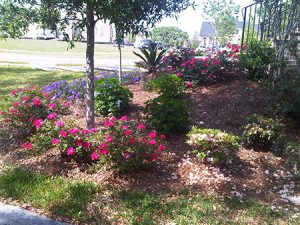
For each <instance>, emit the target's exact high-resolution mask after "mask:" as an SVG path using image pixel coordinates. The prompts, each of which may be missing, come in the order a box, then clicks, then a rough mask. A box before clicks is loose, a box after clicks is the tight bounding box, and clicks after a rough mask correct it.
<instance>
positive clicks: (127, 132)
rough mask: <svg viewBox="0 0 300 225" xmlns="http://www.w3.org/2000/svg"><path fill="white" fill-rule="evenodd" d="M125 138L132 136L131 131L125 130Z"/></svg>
mask: <svg viewBox="0 0 300 225" xmlns="http://www.w3.org/2000/svg"><path fill="white" fill-rule="evenodd" d="M124 134H125V136H130V135H131V134H132V130H125V132H124Z"/></svg>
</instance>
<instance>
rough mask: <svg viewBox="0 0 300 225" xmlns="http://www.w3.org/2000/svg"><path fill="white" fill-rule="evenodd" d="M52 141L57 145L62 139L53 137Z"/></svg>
mask: <svg viewBox="0 0 300 225" xmlns="http://www.w3.org/2000/svg"><path fill="white" fill-rule="evenodd" d="M51 143H52V144H53V145H57V144H59V143H60V139H59V138H53V139H52V141H51Z"/></svg>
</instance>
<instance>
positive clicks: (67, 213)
mask: <svg viewBox="0 0 300 225" xmlns="http://www.w3.org/2000/svg"><path fill="white" fill-rule="evenodd" d="M0 197H4V198H12V199H14V200H18V202H21V203H27V204H30V205H32V206H33V207H36V208H40V209H43V210H45V211H46V212H49V213H51V214H54V215H56V216H62V217H65V218H69V219H70V218H72V219H75V220H77V221H80V222H83V223H87V224H121V222H125V224H135V225H138V224H141V225H147V224H149V225H150V224H153V225H154V224H195V225H198V224H299V223H300V218H299V217H298V218H291V217H290V216H289V215H288V214H287V213H286V212H283V211H274V210H272V209H271V207H270V206H264V205H262V204H259V203H258V202H256V201H255V200H252V199H244V200H243V201H240V200H239V199H236V198H231V199H230V198H225V199H222V198H220V197H218V196H205V195H203V194H201V193H199V192H198V193H193V192H190V191H189V190H187V189H183V190H181V191H179V192H170V193H165V194H157V193H145V192H133V191H120V190H116V189H115V188H113V187H101V188H100V187H99V186H97V185H95V184H93V183H90V182H84V181H70V180H67V179H66V178H63V177H54V178H50V177H47V176H45V175H43V174H40V173H36V172H30V171H25V170H21V169H8V170H6V171H4V173H2V175H0ZM87 209H89V210H87ZM122 224H124V223H122Z"/></svg>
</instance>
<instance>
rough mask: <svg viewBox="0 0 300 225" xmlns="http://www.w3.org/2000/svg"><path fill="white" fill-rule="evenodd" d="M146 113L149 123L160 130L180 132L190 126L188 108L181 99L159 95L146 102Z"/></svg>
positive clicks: (167, 132)
mask: <svg viewBox="0 0 300 225" xmlns="http://www.w3.org/2000/svg"><path fill="white" fill-rule="evenodd" d="M145 113H146V114H147V117H148V123H149V124H150V125H151V126H153V127H154V128H155V129H157V130H158V131H159V132H163V133H166V134H169V133H180V132H185V131H187V129H188V127H189V114H188V108H187V105H186V103H185V102H184V101H183V100H181V99H173V98H169V97H168V96H159V97H157V98H155V99H153V100H150V101H147V102H146V109H145Z"/></svg>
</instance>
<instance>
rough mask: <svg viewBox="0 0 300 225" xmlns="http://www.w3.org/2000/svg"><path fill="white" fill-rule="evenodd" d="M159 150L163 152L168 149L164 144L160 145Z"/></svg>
mask: <svg viewBox="0 0 300 225" xmlns="http://www.w3.org/2000/svg"><path fill="white" fill-rule="evenodd" d="M158 149H159V150H161V151H165V150H166V149H167V147H166V146H164V145H162V144H160V145H159V146H158Z"/></svg>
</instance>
